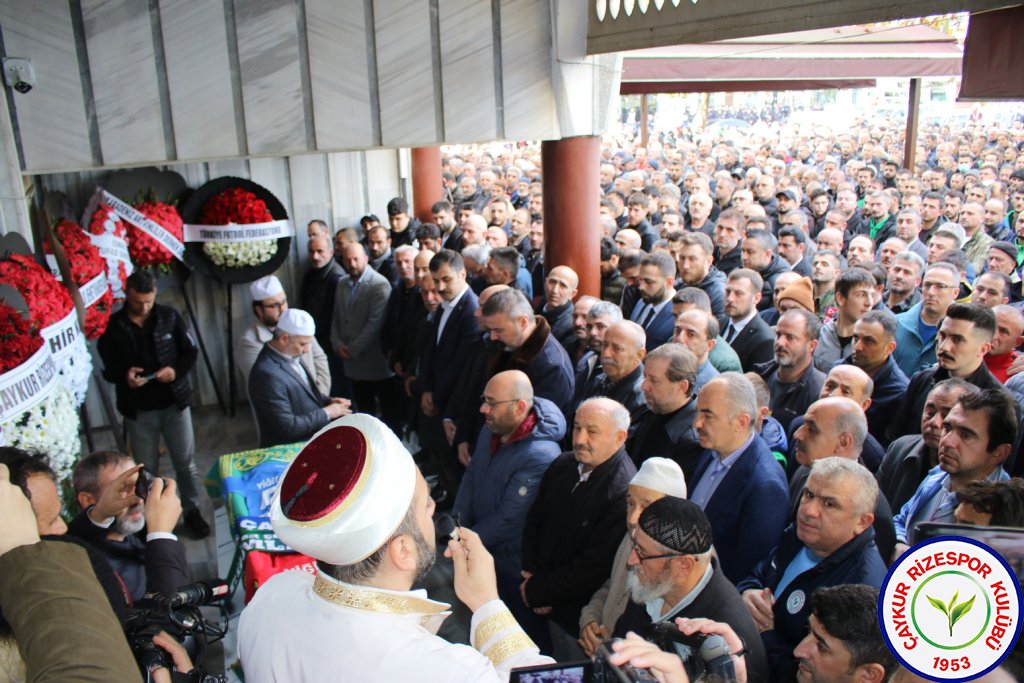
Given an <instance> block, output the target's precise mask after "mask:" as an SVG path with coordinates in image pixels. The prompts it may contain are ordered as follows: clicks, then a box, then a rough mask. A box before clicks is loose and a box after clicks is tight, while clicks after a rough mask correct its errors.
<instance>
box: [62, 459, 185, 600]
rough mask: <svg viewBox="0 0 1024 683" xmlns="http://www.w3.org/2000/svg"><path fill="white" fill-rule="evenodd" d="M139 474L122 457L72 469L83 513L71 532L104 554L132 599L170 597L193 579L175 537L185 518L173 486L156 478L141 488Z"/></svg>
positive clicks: (82, 463) (92, 461)
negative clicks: (153, 595) (182, 517)
mask: <svg viewBox="0 0 1024 683" xmlns="http://www.w3.org/2000/svg"><path fill="white" fill-rule="evenodd" d="M140 476H145V475H143V473H142V466H141V465H136V464H135V462H134V461H133V460H132V459H131V458H130V457H129V456H127V455H124V454H122V453H116V452H113V451H101V452H98V453H93V454H91V455H88V456H86V457H84V458H82V459H81V460H80V461H79V462H78V464H77V465H75V471H74V486H75V495H76V496H77V498H78V504H79V505H80V506H81V507H82V512H80V513H79V514H78V515H77V516H76V517H75V518H74V519H73V520H72V521H71V524H70V525H69V526H68V533H69V534H71V535H73V536H76V537H78V538H80V539H82V540H84V541H86V542H88V543H89V544H91V545H92V546H94V547H95V548H96V549H97V550H99V551H100V552H102V553H103V554H104V555H105V556H106V558H107V560H108V561H109V562H110V565H111V566H112V567H113V568H114V571H116V572H117V573H118V575H120V577H121V579H122V580H123V581H124V584H125V587H126V588H127V590H128V593H129V595H131V598H132V600H139V599H140V598H141V597H142V596H143V595H145V594H146V593H160V594H163V595H169V594H171V593H173V592H174V590H175V589H176V588H178V587H179V586H181V585H184V584H186V583H188V581H189V577H188V562H187V560H186V558H185V546H184V544H183V543H182V542H181V541H179V540H178V537H177V536H175V535H174V533H173V531H174V527H175V525H176V524H177V522H178V517H179V516H180V515H181V500H180V499H179V498H178V496H177V491H176V485H175V482H174V481H173V480H171V479H161V478H159V477H156V478H154V479H152V483H151V484H148V485H147V484H146V483H145V482H143V485H142V486H141V487H140V488H138V490H137V486H136V485H137V484H138V482H139V477H140ZM138 493H142V494H144V495H145V497H144V498H142V497H140V496H139V495H137V494H138ZM143 528H145V529H146V535H145V537H144V538H143V537H142V536H141V535H140V534H139V532H140V531H142V529H143Z"/></svg>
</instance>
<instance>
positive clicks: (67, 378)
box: [57, 333, 92, 406]
mask: <svg viewBox="0 0 1024 683" xmlns="http://www.w3.org/2000/svg"><path fill="white" fill-rule="evenodd" d="M57 371H58V373H59V374H60V379H61V382H63V383H64V385H65V386H66V387H67V388H68V389H70V390H71V391H72V393H73V394H74V398H75V403H76V405H79V406H80V405H82V404H83V403H85V397H86V394H88V393H89V379H90V378H91V377H92V356H91V355H90V354H89V347H88V346H87V345H86V342H85V335H84V334H82V333H79V334H78V337H77V338H76V339H75V341H74V342H72V345H71V349H70V351H69V352H68V354H67V356H65V357H64V358H63V360H62V362H60V363H58V364H57Z"/></svg>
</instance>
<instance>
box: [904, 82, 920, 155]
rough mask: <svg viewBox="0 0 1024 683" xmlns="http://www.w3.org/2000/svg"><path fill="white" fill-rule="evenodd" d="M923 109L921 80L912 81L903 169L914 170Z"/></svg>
mask: <svg viewBox="0 0 1024 683" xmlns="http://www.w3.org/2000/svg"><path fill="white" fill-rule="evenodd" d="M920 109H921V79H920V78H911V79H910V101H909V102H908V103H907V132H906V136H907V139H906V140H904V141H903V168H909V169H910V170H911V171H913V170H914V162H915V161H916V157H917V120H918V118H919V113H920Z"/></svg>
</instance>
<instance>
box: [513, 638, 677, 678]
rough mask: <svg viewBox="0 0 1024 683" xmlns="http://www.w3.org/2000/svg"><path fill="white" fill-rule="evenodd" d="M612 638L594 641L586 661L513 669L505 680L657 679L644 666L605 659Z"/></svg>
mask: <svg viewBox="0 0 1024 683" xmlns="http://www.w3.org/2000/svg"><path fill="white" fill-rule="evenodd" d="M616 640H617V639H613V640H606V641H605V642H603V643H601V644H600V645H598V646H597V650H595V651H594V658H593V659H592V660H591V661H589V662H569V663H567V664H544V665H541V666H524V667H520V668H518V669H513V670H512V672H511V675H510V677H509V683H548V682H549V681H552V682H557V683H643V682H644V681H656V680H658V679H656V678H655V677H654V676H653V675H652V674H651V673H650V672H649V671H647V669H638V668H636V667H634V666H630V665H629V664H623V665H622V666H619V665H617V664H612V663H611V662H610V661H608V658H609V657H611V655H612V652H613V650H612V643H614V642H615V641H616Z"/></svg>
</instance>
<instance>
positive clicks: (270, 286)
mask: <svg viewBox="0 0 1024 683" xmlns="http://www.w3.org/2000/svg"><path fill="white" fill-rule="evenodd" d="M283 291H284V287H282V286H281V281H280V280H278V279H277V276H276V275H267V276H266V277H261V278H260V279H259V280H254V281H253V282H251V283H249V293H250V294H252V300H253V301H263V300H264V299H269V298H270V297H272V296H277V295H278V294H280V293H281V292H283Z"/></svg>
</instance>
